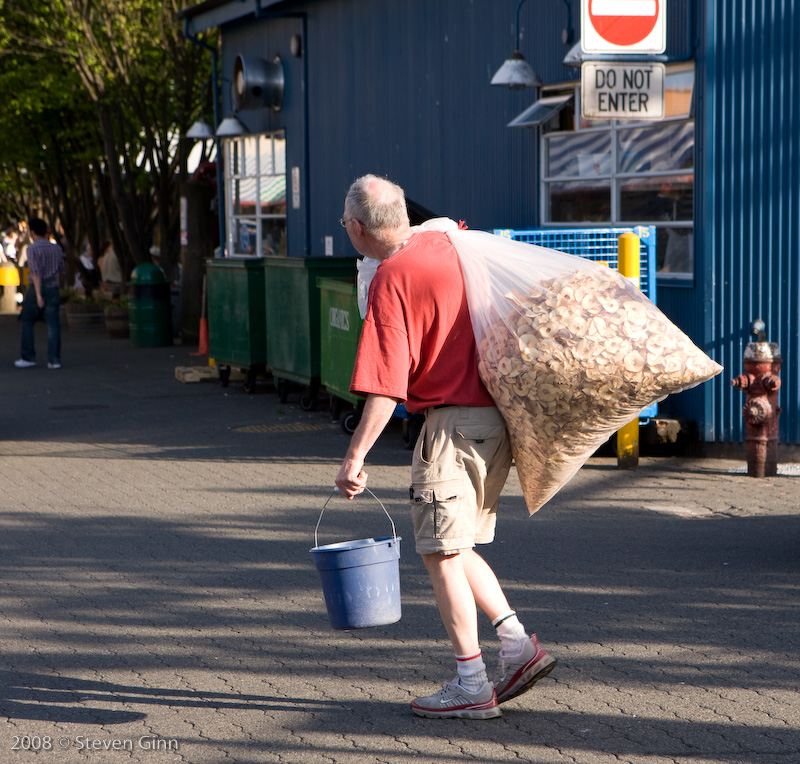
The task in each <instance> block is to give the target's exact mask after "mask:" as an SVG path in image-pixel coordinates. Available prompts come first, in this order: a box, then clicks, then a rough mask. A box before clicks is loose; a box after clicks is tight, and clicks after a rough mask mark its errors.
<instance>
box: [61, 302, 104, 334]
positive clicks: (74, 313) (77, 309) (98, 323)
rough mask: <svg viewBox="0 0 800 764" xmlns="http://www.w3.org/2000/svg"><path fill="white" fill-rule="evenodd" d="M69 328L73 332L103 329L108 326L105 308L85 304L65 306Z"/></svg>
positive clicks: (73, 303)
mask: <svg viewBox="0 0 800 764" xmlns="http://www.w3.org/2000/svg"><path fill="white" fill-rule="evenodd" d="M64 310H65V312H66V314H67V326H68V327H69V328H70V330H73V331H87V330H91V329H102V328H104V327H105V325H106V320H105V315H104V314H103V308H102V307H101V306H100V305H96V304H94V305H93V304H92V303H84V302H68V303H67V304H66V305H65V306H64Z"/></svg>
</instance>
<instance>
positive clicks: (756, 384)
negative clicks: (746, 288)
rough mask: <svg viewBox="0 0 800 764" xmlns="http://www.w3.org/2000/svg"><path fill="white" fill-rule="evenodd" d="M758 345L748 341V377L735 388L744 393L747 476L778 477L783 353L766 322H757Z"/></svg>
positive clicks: (737, 381)
mask: <svg viewBox="0 0 800 764" xmlns="http://www.w3.org/2000/svg"><path fill="white" fill-rule="evenodd" d="M753 330H754V331H753V333H754V334H757V335H758V337H759V341H758V342H748V343H747V347H746V348H745V351H744V374H740V375H739V376H738V377H736V378H735V379H733V380H731V385H733V386H734V387H738V388H739V389H740V390H743V391H744V394H745V402H744V406H743V408H742V416H743V417H744V421H745V438H746V441H747V474H748V475H750V476H751V477H770V476H772V475H777V474H778V418H779V416H780V413H781V409H780V406H778V389H779V388H780V386H781V378H780V373H781V361H782V358H781V351H780V349H779V348H778V345H777V343H775V342H767V341H766V335H765V333H764V323H763V321H760V320H758V321H755V322H754V323H753Z"/></svg>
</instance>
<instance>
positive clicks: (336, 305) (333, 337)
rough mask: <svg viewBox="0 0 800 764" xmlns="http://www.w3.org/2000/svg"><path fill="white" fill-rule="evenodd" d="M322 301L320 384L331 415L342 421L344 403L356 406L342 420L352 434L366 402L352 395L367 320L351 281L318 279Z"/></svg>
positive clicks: (345, 428)
mask: <svg viewBox="0 0 800 764" xmlns="http://www.w3.org/2000/svg"><path fill="white" fill-rule="evenodd" d="M317 286H318V287H319V297H320V339H321V341H320V381H321V383H322V385H323V386H324V387H325V389H326V390H327V391H328V393H329V394H330V396H331V414H332V416H333V419H334V420H337V419H339V410H340V406H341V401H347V402H348V403H352V404H353V405H354V406H356V410H354V411H353V412H349V413H348V414H346V415H345V417H344V419H343V420H342V422H341V424H342V429H343V430H344V431H345V432H350V433H352V432H353V430H355V427H356V424H358V416H359V412H358V407H359V406H360V404H362V403H363V400H364V399H363V398H361V397H360V396H358V395H356V394H355V393H351V392H350V379H351V377H352V376H353V366H354V364H355V360H356V350H357V349H358V338H359V336H360V335H361V325H362V323H363V320H362V318H361V314H360V313H359V311H358V299H357V297H356V287H355V285H354V284H353V283H351V282H348V281H340V280H336V279H326V278H318V279H317Z"/></svg>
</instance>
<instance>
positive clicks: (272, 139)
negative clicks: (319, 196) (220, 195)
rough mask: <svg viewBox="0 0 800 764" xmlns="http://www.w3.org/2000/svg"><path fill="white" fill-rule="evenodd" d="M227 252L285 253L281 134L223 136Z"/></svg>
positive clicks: (284, 202)
mask: <svg viewBox="0 0 800 764" xmlns="http://www.w3.org/2000/svg"><path fill="white" fill-rule="evenodd" d="M223 145H224V156H225V210H226V219H227V223H228V225H227V240H228V241H227V248H228V254H229V255H231V254H232V255H252V256H253V257H260V256H262V255H286V253H287V248H286V135H285V133H284V131H283V130H280V131H277V132H274V133H261V134H260V135H245V136H241V137H237V138H228V139H225V141H224V144H223Z"/></svg>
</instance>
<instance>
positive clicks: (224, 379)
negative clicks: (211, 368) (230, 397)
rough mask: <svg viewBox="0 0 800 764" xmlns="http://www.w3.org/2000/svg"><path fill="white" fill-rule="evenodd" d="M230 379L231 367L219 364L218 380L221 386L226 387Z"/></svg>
mask: <svg viewBox="0 0 800 764" xmlns="http://www.w3.org/2000/svg"><path fill="white" fill-rule="evenodd" d="M230 381H231V367H230V366H220V367H219V382H220V384H221V385H222V386H223V387H227V386H228V383H229V382H230Z"/></svg>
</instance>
